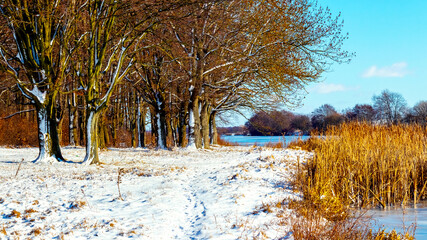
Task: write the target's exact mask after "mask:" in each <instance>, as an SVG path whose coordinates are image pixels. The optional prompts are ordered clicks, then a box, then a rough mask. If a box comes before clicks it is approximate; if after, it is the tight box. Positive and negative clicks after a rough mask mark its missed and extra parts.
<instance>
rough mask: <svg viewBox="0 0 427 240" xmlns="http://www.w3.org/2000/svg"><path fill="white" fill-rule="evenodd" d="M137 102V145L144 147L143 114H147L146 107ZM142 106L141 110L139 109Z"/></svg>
mask: <svg viewBox="0 0 427 240" xmlns="http://www.w3.org/2000/svg"><path fill="white" fill-rule="evenodd" d="M139 104H140V103H138V122H137V124H138V147H139V148H145V116H146V114H147V110H146V109H147V108H146V107H145V106H142V107H141V106H139ZM141 108H142V110H141Z"/></svg>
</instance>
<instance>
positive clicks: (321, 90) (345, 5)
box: [224, 0, 427, 125]
mask: <svg viewBox="0 0 427 240" xmlns="http://www.w3.org/2000/svg"><path fill="white" fill-rule="evenodd" d="M318 3H319V5H321V6H322V7H328V8H329V9H330V10H331V12H332V13H333V15H334V16H337V15H338V14H339V13H341V19H342V20H344V29H343V30H344V32H348V33H349V39H348V40H346V41H345V42H344V49H346V50H348V51H350V52H354V53H355V54H356V55H355V57H354V58H353V59H352V61H351V62H350V63H349V64H334V65H332V67H331V71H329V72H327V73H325V74H323V77H322V78H321V80H320V82H319V83H312V84H310V85H309V86H308V87H307V90H308V94H307V95H306V98H305V99H304V101H303V102H302V106H301V107H299V108H296V109H290V110H291V111H293V112H296V113H301V114H310V113H311V112H312V111H313V110H314V109H316V108H317V107H319V106H321V105H323V104H331V105H332V106H334V107H335V108H336V109H337V110H338V111H340V112H341V111H343V110H345V109H347V108H352V107H354V106H355V105H356V104H365V103H366V104H372V96H373V95H378V94H380V93H381V91H382V90H384V89H388V90H390V91H392V92H398V93H400V94H402V96H403V97H404V98H405V99H406V101H407V103H408V106H409V107H412V106H414V105H415V104H416V103H417V102H419V101H421V100H427V13H426V10H427V1H426V0H318ZM247 117H250V114H248V116H247ZM245 122H246V119H245V118H243V117H241V116H234V117H231V118H230V119H229V122H228V123H225V124H224V125H242V124H244V123H245Z"/></svg>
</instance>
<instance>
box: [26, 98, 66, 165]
mask: <svg viewBox="0 0 427 240" xmlns="http://www.w3.org/2000/svg"><path fill="white" fill-rule="evenodd" d="M51 104H52V103H51ZM48 109H50V108H49V106H47V107H46V106H40V105H39V106H36V110H37V126H38V132H39V135H38V138H39V156H38V157H37V158H36V159H35V160H34V161H33V162H34V163H47V162H52V161H65V160H64V158H63V157H62V154H61V148H60V146H59V138H58V129H57V126H58V125H57V124H58V123H57V121H56V116H55V111H51V113H50V111H49V110H48Z"/></svg>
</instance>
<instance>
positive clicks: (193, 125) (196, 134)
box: [188, 97, 203, 149]
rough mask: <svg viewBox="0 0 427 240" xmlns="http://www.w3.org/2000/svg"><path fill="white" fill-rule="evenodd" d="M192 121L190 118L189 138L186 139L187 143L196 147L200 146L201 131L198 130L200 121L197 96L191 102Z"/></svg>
mask: <svg viewBox="0 0 427 240" xmlns="http://www.w3.org/2000/svg"><path fill="white" fill-rule="evenodd" d="M192 105H193V106H192V109H191V110H192V111H191V114H192V118H193V119H192V121H191V120H190V138H189V141H188V144H189V145H192V144H194V145H195V147H196V148H198V149H200V148H202V146H203V144H202V133H201V131H200V128H201V122H200V110H199V109H200V106H199V98H198V97H196V98H195V99H194V101H193V104H192Z"/></svg>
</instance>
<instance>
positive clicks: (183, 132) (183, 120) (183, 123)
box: [178, 104, 188, 147]
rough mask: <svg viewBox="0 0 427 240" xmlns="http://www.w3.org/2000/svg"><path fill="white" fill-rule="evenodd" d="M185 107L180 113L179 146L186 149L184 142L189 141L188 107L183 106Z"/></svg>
mask: <svg viewBox="0 0 427 240" xmlns="http://www.w3.org/2000/svg"><path fill="white" fill-rule="evenodd" d="M183 105H184V107H183V108H182V109H181V110H180V112H179V123H178V124H179V125H178V146H180V147H184V146H185V143H184V141H185V140H186V139H187V116H188V113H187V112H188V105H187V104H183Z"/></svg>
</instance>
